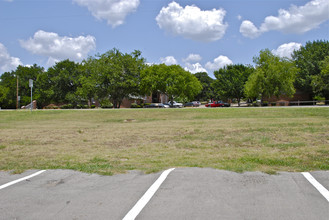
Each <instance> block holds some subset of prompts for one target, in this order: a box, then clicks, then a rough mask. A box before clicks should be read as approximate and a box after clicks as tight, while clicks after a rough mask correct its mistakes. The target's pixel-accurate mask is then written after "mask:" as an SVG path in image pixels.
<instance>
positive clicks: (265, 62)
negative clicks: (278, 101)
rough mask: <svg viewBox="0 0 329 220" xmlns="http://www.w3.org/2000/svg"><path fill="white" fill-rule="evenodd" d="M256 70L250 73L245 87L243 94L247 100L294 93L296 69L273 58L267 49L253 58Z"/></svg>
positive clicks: (283, 61)
mask: <svg viewBox="0 0 329 220" xmlns="http://www.w3.org/2000/svg"><path fill="white" fill-rule="evenodd" d="M254 63H255V64H256V69H255V71H254V72H253V73H251V75H250V77H249V79H248V81H247V82H246V85H245V93H246V95H247V97H249V98H257V97H260V98H261V102H263V99H264V98H270V97H271V96H277V97H279V96H280V95H283V94H285V95H287V96H292V95H293V94H294V93H295V88H294V82H295V76H296V72H297V68H296V67H295V65H294V63H293V62H291V61H289V60H287V59H284V58H280V57H278V56H275V55H273V54H272V52H271V51H270V50H268V49H266V50H262V51H260V53H259V56H258V57H254Z"/></svg>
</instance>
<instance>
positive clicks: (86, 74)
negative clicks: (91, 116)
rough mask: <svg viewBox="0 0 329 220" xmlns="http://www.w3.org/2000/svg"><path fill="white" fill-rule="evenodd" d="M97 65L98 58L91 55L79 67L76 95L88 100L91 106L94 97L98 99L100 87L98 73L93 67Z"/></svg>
mask: <svg viewBox="0 0 329 220" xmlns="http://www.w3.org/2000/svg"><path fill="white" fill-rule="evenodd" d="M96 65H97V60H96V59H95V58H93V57H89V58H88V59H87V60H84V61H83V62H82V65H80V68H79V73H80V74H79V79H78V81H79V86H78V88H77V91H76V96H77V97H79V98H80V99H86V100H88V106H89V108H90V107H91V103H92V99H93V98H95V99H97V98H98V96H97V89H98V88H99V83H98V82H99V79H98V75H97V74H95V73H94V71H93V68H94V67H95V66H96Z"/></svg>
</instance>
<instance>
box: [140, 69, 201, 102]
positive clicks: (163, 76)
mask: <svg viewBox="0 0 329 220" xmlns="http://www.w3.org/2000/svg"><path fill="white" fill-rule="evenodd" d="M141 90H142V92H143V93H144V94H146V95H149V94H150V93H153V92H160V93H163V94H165V95H167V96H168V97H169V99H170V101H171V103H172V104H173V101H174V98H175V99H177V98H179V99H183V100H191V99H193V98H194V97H195V95H197V94H198V93H200V91H201V90H202V85H201V83H200V82H199V80H198V79H197V78H196V77H195V76H194V75H192V74H191V73H190V72H188V71H185V70H184V69H183V68H182V67H181V66H179V65H171V66H167V65H165V64H159V65H152V66H149V67H147V68H146V69H145V70H144V71H142V74H141Z"/></svg>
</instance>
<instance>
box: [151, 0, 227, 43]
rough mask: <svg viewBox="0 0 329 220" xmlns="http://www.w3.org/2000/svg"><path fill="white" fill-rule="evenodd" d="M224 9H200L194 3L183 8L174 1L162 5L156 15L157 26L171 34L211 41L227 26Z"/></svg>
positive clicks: (218, 37)
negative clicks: (166, 5)
mask: <svg viewBox="0 0 329 220" xmlns="http://www.w3.org/2000/svg"><path fill="white" fill-rule="evenodd" d="M225 15H226V11H225V10H224V9H212V10H208V11H202V10H201V9H200V8H198V7H196V6H195V5H192V6H186V7H185V8H183V7H182V6H180V5H179V4H178V3H176V2H172V3H170V4H169V5H168V7H163V8H162V9H161V11H160V13H159V14H158V16H157V17H156V21H157V23H158V26H159V27H160V28H161V29H164V30H165V31H167V32H168V33H171V34H173V35H179V36H183V37H184V38H187V39H192V40H196V41H203V42H211V41H216V40H219V39H221V38H222V37H223V36H224V34H225V31H226V29H227V27H228V24H227V23H224V21H223V20H224V17H225Z"/></svg>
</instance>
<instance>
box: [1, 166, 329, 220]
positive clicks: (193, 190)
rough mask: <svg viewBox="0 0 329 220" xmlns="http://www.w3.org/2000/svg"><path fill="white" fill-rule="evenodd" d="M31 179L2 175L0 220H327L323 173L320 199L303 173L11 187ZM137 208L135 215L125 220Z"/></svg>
mask: <svg viewBox="0 0 329 220" xmlns="http://www.w3.org/2000/svg"><path fill="white" fill-rule="evenodd" d="M36 172H37V170H30V171H27V172H25V173H22V174H19V175H11V174H9V173H7V172H0V219H124V218H125V217H126V218H125V219H134V218H135V217H136V216H137V217H136V219H147V220H148V219H308V220H310V219H320V220H321V219H325V220H327V219H328V216H329V200H328V198H326V196H328V195H327V194H326V193H328V189H329V171H317V172H310V174H311V176H312V177H314V179H315V180H316V181H317V182H318V183H319V185H321V186H322V187H323V191H322V193H321V192H320V191H319V190H318V189H317V188H316V187H315V186H314V185H313V184H312V183H311V182H310V181H309V180H308V179H307V178H306V177H305V176H304V175H303V174H302V173H288V172H280V173H278V174H277V175H268V174H264V173H260V172H247V173H243V174H239V173H234V172H229V171H222V170H215V169H210V168H176V169H173V170H170V171H168V170H167V171H164V172H167V173H166V176H164V172H160V173H156V174H147V175H146V174H143V173H141V172H138V171H133V172H131V173H129V174H122V175H115V176H100V175H96V174H85V173H80V172H76V171H71V170H46V171H44V172H40V173H39V174H38V175H36V176H33V177H30V178H26V179H23V180H21V181H20V182H17V183H14V182H12V181H15V180H19V179H20V178H23V177H27V176H29V175H31V174H35V173H36ZM160 179H161V182H159V180H160ZM8 183H12V184H8ZM155 185H157V187H156V188H152V187H154V186H155ZM148 193H151V194H148ZM146 194H148V195H149V196H150V197H149V198H148V199H145V195H146ZM143 198H144V203H145V204H144V205H142V206H141V205H140V202H141V200H143ZM142 202H143V201H142ZM137 204H139V205H137ZM136 206H139V211H137V214H136V212H135V215H134V214H132V215H130V214H131V213H133V212H134V208H135V207H136ZM135 211H136V210H135Z"/></svg>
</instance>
